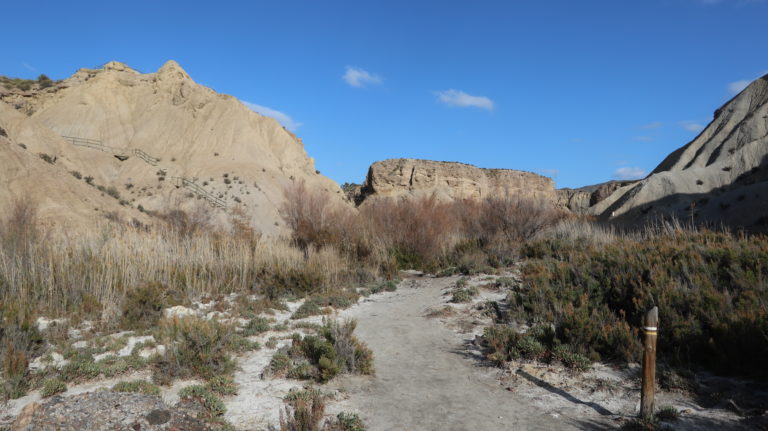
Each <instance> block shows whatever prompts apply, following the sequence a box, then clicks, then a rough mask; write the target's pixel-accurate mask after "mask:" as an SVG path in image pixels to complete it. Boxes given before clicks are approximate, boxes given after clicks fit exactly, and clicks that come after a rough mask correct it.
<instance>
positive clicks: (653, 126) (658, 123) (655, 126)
mask: <svg viewBox="0 0 768 431" xmlns="http://www.w3.org/2000/svg"><path fill="white" fill-rule="evenodd" d="M663 125H664V123H662V122H661V121H654V122H653V123H648V124H643V125H642V126H640V128H641V129H658V128H659V127H661V126H663Z"/></svg>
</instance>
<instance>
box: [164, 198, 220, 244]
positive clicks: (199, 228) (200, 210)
mask: <svg viewBox="0 0 768 431" xmlns="http://www.w3.org/2000/svg"><path fill="white" fill-rule="evenodd" d="M158 216H159V217H160V219H161V220H163V221H164V222H165V223H166V224H167V225H168V227H169V228H170V231H171V232H172V233H174V234H176V235H179V236H182V237H189V236H192V235H195V234H198V233H200V232H203V231H211V230H212V229H211V212H210V210H209V209H208V208H206V207H205V206H204V205H203V204H198V205H196V206H195V207H194V208H193V209H192V210H191V211H184V210H182V209H178V208H177V209H171V210H169V211H166V212H165V213H160V214H158Z"/></svg>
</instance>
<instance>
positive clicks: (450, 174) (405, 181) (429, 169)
mask: <svg viewBox="0 0 768 431" xmlns="http://www.w3.org/2000/svg"><path fill="white" fill-rule="evenodd" d="M554 186H555V184H554V181H552V179H550V178H547V177H544V176H541V175H538V174H534V173H531V172H524V171H515V170H511V169H484V168H478V167H476V166H472V165H467V164H464V163H456V162H436V161H432V160H418V159H389V160H383V161H380V162H375V163H374V164H372V165H371V167H370V168H369V169H368V177H367V178H366V180H365V183H364V184H363V187H362V189H361V195H360V197H359V198H358V199H357V201H358V203H362V202H363V201H365V200H366V199H369V198H371V197H408V196H413V197H417V196H428V195H431V194H435V195H436V196H437V197H438V198H440V199H445V200H453V199H483V198H485V197H489V196H498V197H502V196H523V197H529V198H535V199H545V200H549V201H553V202H554V200H555V187H554Z"/></svg>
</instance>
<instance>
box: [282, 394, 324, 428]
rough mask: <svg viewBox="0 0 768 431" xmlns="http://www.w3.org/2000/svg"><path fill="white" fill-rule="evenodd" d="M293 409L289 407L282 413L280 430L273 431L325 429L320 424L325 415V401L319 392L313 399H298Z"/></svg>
mask: <svg viewBox="0 0 768 431" xmlns="http://www.w3.org/2000/svg"><path fill="white" fill-rule="evenodd" d="M291 404H292V406H291V407H292V409H290V410H289V408H288V407H286V408H285V410H284V411H281V412H280V428H278V429H275V428H274V427H272V426H270V427H269V428H270V430H273V431H278V430H279V431H322V430H323V429H324V427H323V426H322V424H321V423H320V422H321V421H322V420H323V416H324V415H325V400H324V399H323V396H322V395H321V394H319V393H317V392H313V393H312V395H311V397H297V398H296V399H295V400H294V401H293V402H292V403H291Z"/></svg>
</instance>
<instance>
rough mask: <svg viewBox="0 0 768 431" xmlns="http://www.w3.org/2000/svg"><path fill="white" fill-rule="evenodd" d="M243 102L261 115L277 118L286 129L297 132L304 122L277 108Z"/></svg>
mask: <svg viewBox="0 0 768 431" xmlns="http://www.w3.org/2000/svg"><path fill="white" fill-rule="evenodd" d="M241 102H243V105H245V106H247V107H248V108H249V109H251V110H252V111H255V112H258V113H259V114H261V115H264V116H265V117H272V118H274V119H275V120H277V121H278V122H279V123H280V124H282V125H283V127H285V128H286V129H288V130H290V131H291V132H295V131H296V129H298V128H299V127H301V124H302V123H299V122H297V121H296V120H294V119H293V118H291V116H290V115H288V114H286V113H285V112H281V111H278V110H276V109H272V108H268V107H266V106H261V105H257V104H255V103H251V102H246V101H245V100H241Z"/></svg>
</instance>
